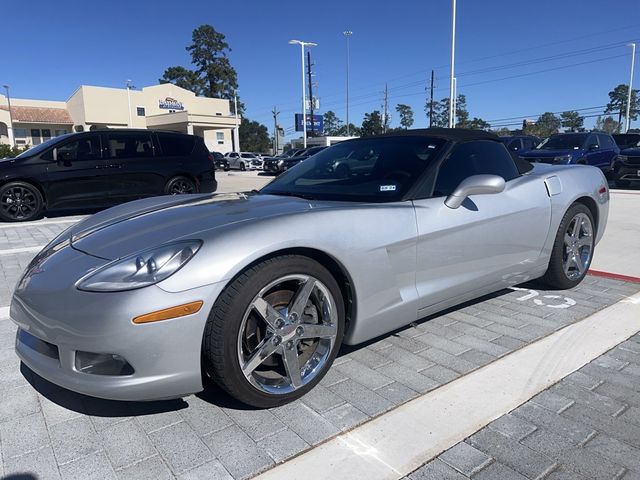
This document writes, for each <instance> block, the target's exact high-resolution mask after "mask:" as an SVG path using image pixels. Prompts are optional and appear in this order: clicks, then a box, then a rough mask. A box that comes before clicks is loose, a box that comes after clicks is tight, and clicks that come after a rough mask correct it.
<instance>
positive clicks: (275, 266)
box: [202, 255, 345, 408]
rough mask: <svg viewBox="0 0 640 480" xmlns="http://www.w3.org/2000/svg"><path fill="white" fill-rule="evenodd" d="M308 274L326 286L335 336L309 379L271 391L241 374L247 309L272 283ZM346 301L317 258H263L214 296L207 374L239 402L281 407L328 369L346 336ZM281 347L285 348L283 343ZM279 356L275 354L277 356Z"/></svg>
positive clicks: (206, 337)
mask: <svg viewBox="0 0 640 480" xmlns="http://www.w3.org/2000/svg"><path fill="white" fill-rule="evenodd" d="M296 274H304V275H311V276H313V277H315V278H316V279H318V280H319V281H320V282H322V283H323V284H324V286H326V287H327V289H328V290H329V292H330V293H331V295H332V296H333V298H334V300H335V304H336V313H337V322H336V323H337V334H336V337H335V342H334V344H333V349H332V350H331V351H330V352H328V354H327V358H326V361H325V363H324V365H322V367H321V369H320V370H318V372H317V373H316V374H314V375H315V376H313V377H312V378H310V379H309V382H308V383H306V384H304V385H302V386H300V387H299V388H298V389H297V390H294V391H292V392H289V393H278V394H269V393H266V392H264V391H263V390H261V389H259V388H258V387H256V386H254V385H253V384H252V383H250V382H249V380H248V379H247V378H246V377H245V375H244V373H243V372H242V368H241V366H240V360H239V358H238V339H239V335H240V334H241V332H240V330H241V327H242V323H243V317H244V315H245V312H246V311H247V309H248V308H249V306H250V305H251V303H252V302H253V300H254V298H255V297H256V295H258V293H259V292H260V291H261V290H262V289H263V288H264V287H265V286H267V285H269V284H270V282H274V281H277V280H278V279H280V278H282V277H284V276H287V275H296ZM344 318H345V310H344V302H343V299H342V295H341V292H340V287H339V286H338V284H337V282H336V280H335V278H334V277H333V276H332V275H331V273H329V271H328V270H327V269H326V268H324V267H323V266H322V265H320V264H319V263H318V262H316V261H315V260H312V259H310V258H308V257H303V256H299V255H284V256H280V257H275V258H271V259H268V260H265V261H263V262H261V263H259V264H257V265H255V266H253V267H251V268H248V269H247V270H245V271H244V272H243V273H241V274H240V275H239V276H238V277H236V279H235V280H233V281H232V283H230V284H229V285H227V287H226V288H225V289H224V291H223V292H222V293H221V294H220V296H219V297H218V299H217V301H216V303H215V305H214V306H213V308H212V309H211V313H210V314H209V318H208V320H207V324H206V327H205V332H204V337H203V346H202V349H203V364H204V369H205V373H206V374H208V375H209V376H211V377H212V378H213V380H214V381H215V382H216V384H218V385H219V386H220V387H221V388H223V389H224V390H225V391H227V392H228V393H229V394H230V395H231V396H232V397H234V398H236V399H237V400H239V401H241V402H243V403H245V404H247V405H251V406H254V407H258V408H271V407H275V406H279V405H284V404H286V403H289V402H291V401H293V400H295V399H297V398H300V397H301V396H303V395H304V394H306V393H307V392H308V391H310V390H311V389H312V388H313V387H314V386H315V385H316V384H317V383H318V382H319V381H320V380H321V379H322V377H324V375H325V374H326V372H327V370H328V369H329V368H330V367H331V364H332V363H333V361H334V359H335V357H336V354H337V352H338V350H339V349H340V345H341V343H342V338H343V335H344V324H345V321H344ZM283 348H284V346H283ZM275 355H277V354H275V353H274V354H273V356H274V357H275Z"/></svg>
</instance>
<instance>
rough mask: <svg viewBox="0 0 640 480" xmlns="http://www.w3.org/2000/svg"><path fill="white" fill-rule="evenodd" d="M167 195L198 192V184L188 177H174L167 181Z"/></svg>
mask: <svg viewBox="0 0 640 480" xmlns="http://www.w3.org/2000/svg"><path fill="white" fill-rule="evenodd" d="M164 191H165V193H166V194H167V195H181V194H183V193H196V184H195V183H193V180H191V179H189V178H187V177H174V178H172V179H171V180H169V181H168V182H167V186H166V187H165V189H164Z"/></svg>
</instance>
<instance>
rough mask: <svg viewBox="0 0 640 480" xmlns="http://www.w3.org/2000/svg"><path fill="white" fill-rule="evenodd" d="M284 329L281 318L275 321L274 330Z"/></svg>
mask: <svg viewBox="0 0 640 480" xmlns="http://www.w3.org/2000/svg"><path fill="white" fill-rule="evenodd" d="M282 327H284V320H283V319H282V318H278V319H276V328H282Z"/></svg>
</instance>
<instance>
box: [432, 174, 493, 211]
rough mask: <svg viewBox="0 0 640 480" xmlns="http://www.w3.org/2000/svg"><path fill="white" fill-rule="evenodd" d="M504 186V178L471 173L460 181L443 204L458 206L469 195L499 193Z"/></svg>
mask: <svg viewBox="0 0 640 480" xmlns="http://www.w3.org/2000/svg"><path fill="white" fill-rule="evenodd" d="M504 186H505V181H504V178H502V177H500V176H498V175H472V176H471V177H467V178H465V179H464V180H463V181H462V182H460V185H458V187H457V188H456V189H455V190H454V191H453V193H452V194H451V195H449V196H448V197H447V199H446V200H445V201H444V204H445V205H446V206H447V207H449V208H458V207H459V206H460V205H462V202H464V201H465V199H466V198H467V197H468V196H470V195H485V194H490V193H500V192H502V191H503V190H504Z"/></svg>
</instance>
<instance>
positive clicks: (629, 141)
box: [612, 133, 640, 150]
mask: <svg viewBox="0 0 640 480" xmlns="http://www.w3.org/2000/svg"><path fill="white" fill-rule="evenodd" d="M612 137H613V139H614V140H615V142H616V144H617V145H618V147H620V150H624V149H625V148H634V147H640V133H614V134H613V135H612Z"/></svg>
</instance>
